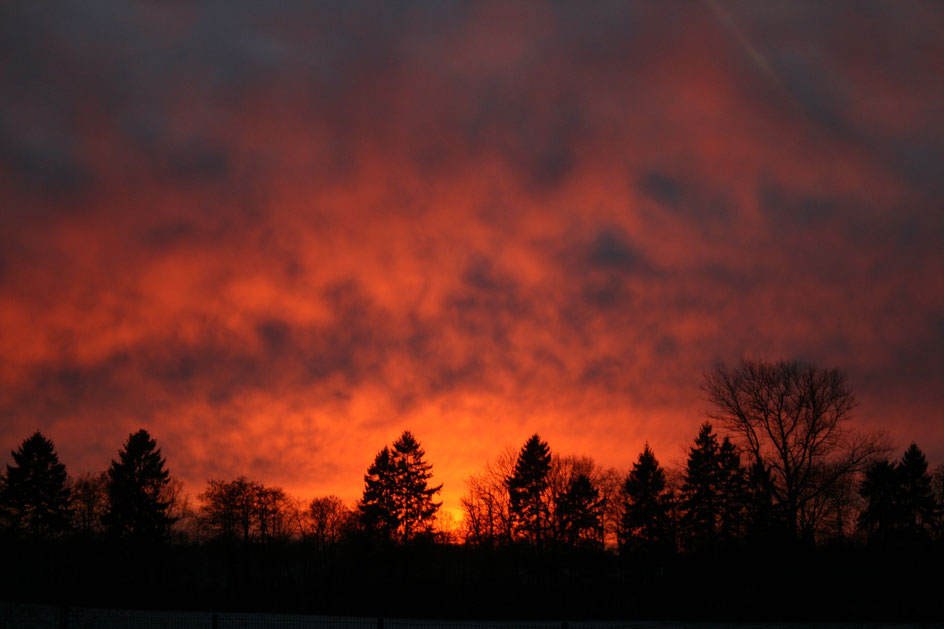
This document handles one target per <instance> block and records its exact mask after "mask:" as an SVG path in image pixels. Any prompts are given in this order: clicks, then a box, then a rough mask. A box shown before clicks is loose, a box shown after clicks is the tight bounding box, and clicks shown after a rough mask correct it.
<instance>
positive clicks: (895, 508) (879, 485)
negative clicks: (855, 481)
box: [859, 459, 902, 541]
mask: <svg viewBox="0 0 944 629" xmlns="http://www.w3.org/2000/svg"><path fill="white" fill-rule="evenodd" d="M898 490H899V486H898V470H897V469H896V466H895V464H894V463H892V462H891V461H888V460H884V459H882V460H879V461H876V462H874V463H873V464H872V465H871V466H870V467H869V469H868V470H866V472H865V478H864V479H863V480H862V483H861V485H860V486H859V494H860V495H861V496H862V497H863V498H865V499H866V501H867V504H866V507H865V509H864V510H863V511H862V513H861V514H859V527H860V528H862V529H863V530H865V531H867V532H868V534H869V539H870V540H872V541H888V540H890V539H891V538H893V537H894V536H895V535H896V534H897V531H898V530H900V529H901V522H902V517H901V512H900V509H899V504H898V502H899V500H898Z"/></svg>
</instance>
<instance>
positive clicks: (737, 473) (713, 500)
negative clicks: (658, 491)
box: [681, 422, 744, 545]
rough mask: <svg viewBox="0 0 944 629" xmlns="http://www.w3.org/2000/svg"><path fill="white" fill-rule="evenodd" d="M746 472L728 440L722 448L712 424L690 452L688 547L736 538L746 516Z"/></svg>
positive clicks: (685, 508)
mask: <svg viewBox="0 0 944 629" xmlns="http://www.w3.org/2000/svg"><path fill="white" fill-rule="evenodd" d="M743 491H744V471H743V469H742V468H741V461H740V457H739V456H738V454H737V451H736V450H735V448H734V445H733V444H732V443H731V441H730V440H729V439H728V438H727V437H725V438H724V440H723V441H722V442H721V443H720V444H719V443H718V439H717V437H716V435H715V434H714V433H713V432H712V427H711V424H710V423H707V422H706V423H705V424H703V425H702V427H701V430H700V431H699V433H698V436H697V437H696V438H695V444H694V446H693V447H692V448H691V449H690V451H689V455H688V461H687V463H686V467H685V477H684V480H683V484H682V504H681V507H682V522H681V524H682V532H683V535H684V538H685V541H686V543H688V544H696V545H697V544H699V543H704V542H706V541H708V540H717V539H726V538H730V537H733V536H734V535H735V534H736V533H737V530H738V528H739V522H740V520H741V517H742V515H743V514H742V512H743Z"/></svg>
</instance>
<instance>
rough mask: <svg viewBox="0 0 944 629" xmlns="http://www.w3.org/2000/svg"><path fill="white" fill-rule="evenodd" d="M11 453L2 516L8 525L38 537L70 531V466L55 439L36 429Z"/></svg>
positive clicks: (0, 488) (0, 489)
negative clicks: (53, 441) (68, 482)
mask: <svg viewBox="0 0 944 629" xmlns="http://www.w3.org/2000/svg"><path fill="white" fill-rule="evenodd" d="M11 454H12V456H13V463H14V464H13V465H7V469H6V474H4V475H3V478H2V482H0V516H2V518H3V519H4V520H5V521H6V525H7V527H8V528H9V529H10V530H12V531H13V532H14V533H25V534H28V535H31V536H34V537H43V536H55V535H60V534H62V533H63V532H65V531H67V530H68V529H69V526H70V521H71V516H72V513H71V509H70V507H69V488H68V485H67V483H66V481H67V476H66V467H65V465H63V464H62V463H60V462H59V456H58V455H57V454H56V449H55V448H54V447H53V444H52V442H51V441H50V440H49V439H47V438H46V437H44V436H43V435H42V434H41V433H39V432H35V433H33V434H32V435H30V436H29V437H27V438H26V439H25V440H24V441H23V443H22V444H21V445H20V447H19V448H17V449H16V450H14V451H13V452H11Z"/></svg>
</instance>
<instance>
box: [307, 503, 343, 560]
mask: <svg viewBox="0 0 944 629" xmlns="http://www.w3.org/2000/svg"><path fill="white" fill-rule="evenodd" d="M351 516H352V512H351V510H350V509H348V508H347V506H345V504H344V501H342V500H341V499H340V498H338V497H337V496H323V497H320V498H314V499H313V500H312V501H311V502H310V503H308V509H307V510H306V511H305V517H304V525H303V528H302V532H303V535H304V536H305V537H306V538H307V539H310V540H313V541H314V542H316V543H317V544H318V546H320V547H321V548H326V547H328V546H331V545H332V544H336V543H338V542H339V541H340V540H341V538H342V536H343V535H344V534H345V533H346V532H347V531H348V530H349V529H350V527H351V522H350V520H351Z"/></svg>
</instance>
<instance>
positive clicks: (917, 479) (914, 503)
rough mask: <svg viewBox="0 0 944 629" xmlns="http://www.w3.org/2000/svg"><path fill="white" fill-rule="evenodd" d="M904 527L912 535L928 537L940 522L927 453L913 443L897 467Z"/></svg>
mask: <svg viewBox="0 0 944 629" xmlns="http://www.w3.org/2000/svg"><path fill="white" fill-rule="evenodd" d="M897 472H898V479H899V480H898V482H899V486H900V488H901V489H900V496H901V498H900V503H901V514H902V524H903V528H904V530H905V532H906V533H907V534H908V535H911V536H925V535H928V534H929V533H930V532H931V529H932V527H933V526H934V524H935V521H936V519H937V502H936V501H935V499H934V491H933V490H932V489H931V475H930V474H929V473H928V461H927V459H926V458H925V456H924V452H922V451H921V449H920V448H919V447H918V446H917V445H916V444H914V443H912V444H911V445H910V446H909V447H908V449H907V450H905V454H904V455H903V456H902V457H901V461H900V462H899V463H898V466H897Z"/></svg>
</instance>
